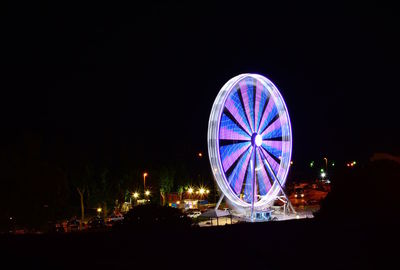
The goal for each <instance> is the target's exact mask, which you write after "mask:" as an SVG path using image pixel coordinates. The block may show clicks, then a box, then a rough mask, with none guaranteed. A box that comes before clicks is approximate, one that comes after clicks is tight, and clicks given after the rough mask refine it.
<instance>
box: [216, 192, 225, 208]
mask: <svg viewBox="0 0 400 270" xmlns="http://www.w3.org/2000/svg"><path fill="white" fill-rule="evenodd" d="M224 197H225V195H224V194H222V195H221V197H219V200H218V202H217V204H216V205H215V210H217V209H218V207H219V205H220V204H221V202H222V199H223V198H224Z"/></svg>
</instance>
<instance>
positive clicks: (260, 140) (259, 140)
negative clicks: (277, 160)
mask: <svg viewBox="0 0 400 270" xmlns="http://www.w3.org/2000/svg"><path fill="white" fill-rule="evenodd" d="M254 141H255V143H256V145H257V146H260V145H261V144H262V137H261V135H258V134H257V136H256V139H255V140H254Z"/></svg>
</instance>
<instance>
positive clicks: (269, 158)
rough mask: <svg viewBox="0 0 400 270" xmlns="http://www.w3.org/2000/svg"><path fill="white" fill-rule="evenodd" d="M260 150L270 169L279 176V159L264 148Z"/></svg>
mask: <svg viewBox="0 0 400 270" xmlns="http://www.w3.org/2000/svg"><path fill="white" fill-rule="evenodd" d="M260 149H261V153H262V154H263V156H264V158H265V160H266V162H267V163H268V165H269V167H270V168H271V169H272V170H273V172H274V174H275V175H277V173H278V170H279V163H280V160H279V158H278V157H275V156H274V155H273V154H272V153H269V152H268V150H266V149H265V148H264V147H262V148H260Z"/></svg>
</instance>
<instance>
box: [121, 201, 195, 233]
mask: <svg viewBox="0 0 400 270" xmlns="http://www.w3.org/2000/svg"><path fill="white" fill-rule="evenodd" d="M191 224H192V221H191V219H190V218H188V217H187V216H186V215H185V214H184V213H182V211H181V210H179V209H176V208H172V207H167V206H160V205H156V204H149V205H139V206H136V207H134V208H133V209H132V210H130V211H129V212H128V213H127V214H126V215H125V218H124V222H123V224H122V226H120V228H121V227H122V228H125V229H129V228H135V227H141V228H150V227H164V228H180V229H182V228H189V227H190V226H191Z"/></svg>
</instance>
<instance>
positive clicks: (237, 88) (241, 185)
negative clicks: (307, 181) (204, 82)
mask: <svg viewBox="0 0 400 270" xmlns="http://www.w3.org/2000/svg"><path fill="white" fill-rule="evenodd" d="M208 152H209V158H210V163H211V168H212V171H213V174H214V177H215V180H216V182H217V184H218V187H219V188H220V190H221V191H222V193H223V196H225V197H226V198H228V199H229V201H230V202H231V203H232V204H233V205H234V206H235V207H236V208H241V209H242V210H245V211H248V210H251V215H253V211H254V210H263V209H265V208H266V207H268V206H269V205H271V203H272V202H273V200H275V199H276V198H277V196H278V195H279V194H280V192H282V193H283V194H284V191H283V189H282V188H283V186H284V184H285V181H286V177H287V174H288V171H289V167H290V162H291V154H292V130H291V125H290V119H289V114H288V110H287V108H286V105H285V102H284V100H283V98H282V96H281V94H280V93H279V91H278V89H277V88H276V86H275V85H274V84H273V83H272V82H271V81H270V80H268V79H267V78H265V77H264V76H261V75H257V74H241V75H238V76H236V77H234V78H232V79H230V80H229V81H228V82H227V83H226V84H225V85H224V86H223V87H222V88H221V90H220V91H219V94H218V96H217V98H216V99H215V101H214V105H213V107H212V110H211V115H210V119H209V123H208ZM285 196H286V195H285ZM221 199H222V197H221Z"/></svg>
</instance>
